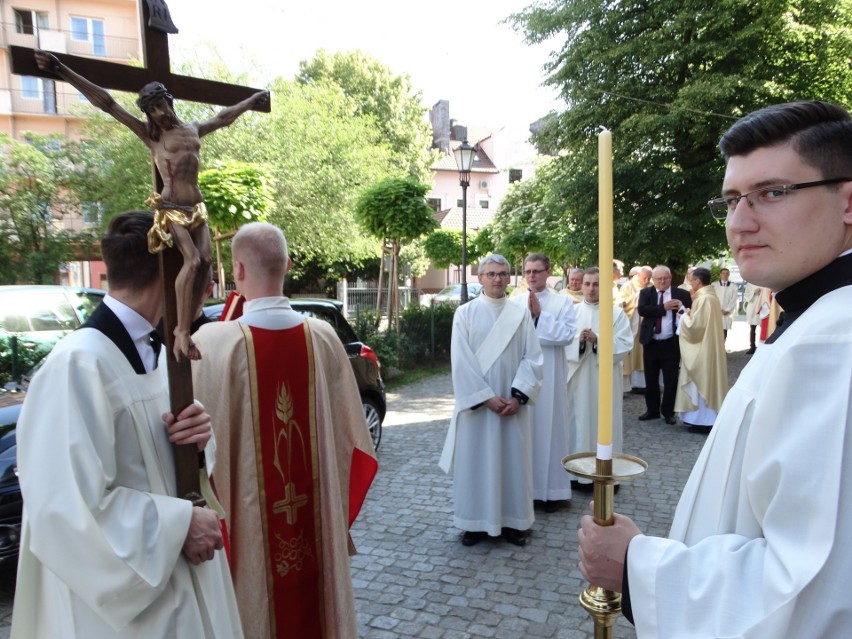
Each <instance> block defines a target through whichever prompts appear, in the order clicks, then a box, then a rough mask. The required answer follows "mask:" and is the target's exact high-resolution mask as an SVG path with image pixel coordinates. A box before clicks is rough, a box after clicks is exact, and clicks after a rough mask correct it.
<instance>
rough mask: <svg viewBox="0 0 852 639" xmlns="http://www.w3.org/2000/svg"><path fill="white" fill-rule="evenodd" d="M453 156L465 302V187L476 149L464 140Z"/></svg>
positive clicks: (463, 299)
mask: <svg viewBox="0 0 852 639" xmlns="http://www.w3.org/2000/svg"><path fill="white" fill-rule="evenodd" d="M453 156H454V157H455V159H456V166H457V167H458V168H459V184H460V185H461V187H462V263H461V267H462V272H461V303H462V304H467V187H468V186H469V185H470V169H471V167H472V166H473V159H474V158H475V157H476V149H475V148H474V147H472V146H470V145H469V144H468V143H467V140H465V141H464V142H462V143H461V144H460V145H459V146H457V147H456V148H455V150H454V151H453Z"/></svg>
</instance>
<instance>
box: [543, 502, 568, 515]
mask: <svg viewBox="0 0 852 639" xmlns="http://www.w3.org/2000/svg"><path fill="white" fill-rule="evenodd" d="M562 503H563V502H562V501H560V500H553V501H546V502H544V512H546V513H555V512H556V511H557V510H559V509H560V508H561V507H562Z"/></svg>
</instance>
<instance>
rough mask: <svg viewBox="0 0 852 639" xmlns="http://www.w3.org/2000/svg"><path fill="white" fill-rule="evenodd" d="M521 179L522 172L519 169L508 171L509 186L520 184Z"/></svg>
mask: <svg viewBox="0 0 852 639" xmlns="http://www.w3.org/2000/svg"><path fill="white" fill-rule="evenodd" d="M522 177H523V171H521V169H509V184H514V183H515V182H520V181H521V178H522Z"/></svg>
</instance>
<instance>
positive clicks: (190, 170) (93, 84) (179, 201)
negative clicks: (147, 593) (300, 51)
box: [10, 0, 271, 504]
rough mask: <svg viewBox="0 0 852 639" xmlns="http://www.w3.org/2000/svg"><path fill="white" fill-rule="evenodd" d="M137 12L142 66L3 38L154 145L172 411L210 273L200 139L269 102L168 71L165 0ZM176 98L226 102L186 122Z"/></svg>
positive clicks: (180, 474)
mask: <svg viewBox="0 0 852 639" xmlns="http://www.w3.org/2000/svg"><path fill="white" fill-rule="evenodd" d="M140 12H141V16H142V21H141V22H142V25H143V57H144V62H145V67H143V68H136V67H129V66H127V65H123V64H116V63H111V62H104V61H101V60H94V59H90V58H81V57H77V56H71V55H64V54H53V53H47V52H40V51H39V52H36V51H35V50H33V49H28V48H24V47H17V46H12V47H10V52H11V57H12V72H13V73H16V74H20V75H28V76H36V77H43V78H50V79H55V80H56V79H58V80H63V81H66V82H69V83H70V84H72V85H73V86H75V87H76V88H77V89H78V90H79V91H80V92H81V93H83V94H84V95H85V96H86V97H87V98H89V100H90V102H92V104H94V105H95V106H97V107H99V108H101V109H102V110H104V111H106V112H107V113H109V114H110V115H112V116H113V117H114V118H115V119H116V120H118V121H119V122H121V123H122V124H124V125H125V126H127V127H128V128H130V129H131V130H132V131H133V132H134V133H135V134H136V135H137V136H138V137H139V138H140V139H141V140H142V141H143V142H145V144H146V145H147V146H148V147H149V149H150V150H151V155H152V159H153V164H154V166H153V174H154V191H155V195H154V196H152V198H150V199H149V203H151V204H152V205H153V206H154V208H155V226H154V229H152V231H153V232H152V236H150V237H149V240H150V241H149V247H150V248H151V249H152V251H159V252H160V271H161V277H162V279H163V294H164V300H165V305H164V308H165V316H164V318H163V319H164V333H165V343H166V346H167V350H168V359H167V361H168V375H169V395H170V402H171V411H172V413H173V414H174V415H178V414H179V413H180V412H181V411H182V410H183V409H184V408H186V407H187V406H188V405H189V404H191V403H192V402H193V398H194V394H193V389H192V369H191V363H190V358H192V359H198V358H199V357H200V354H199V353H197V351H196V350H194V346H193V345H192V342H191V340H190V338H189V323H190V322H191V321H192V320H193V319H194V318H193V317H192V315H193V314H194V313H195V311H196V310H197V308H198V307H199V306H200V304H201V298H202V295H203V292H204V290H206V288H207V284H208V282H209V266H210V235H209V230H208V227H207V224H206V213H205V212H204V209H203V203H202V198H201V192H200V190H199V188H198V169H199V151H200V138H201V137H202V136H204V135H205V134H207V133H209V132H211V131H214V130H216V129H218V128H221V127H223V126H228V125H229V124H231V123H232V122H233V121H234V120H236V118H237V117H239V116H240V115H241V114H242V113H244V112H245V111H247V110H249V109H252V110H257V111H266V112H268V111H270V108H271V107H270V101H269V93H268V92H266V91H259V90H257V89H251V88H248V87H241V86H237V85H231V84H225V83H223V82H214V81H210V80H203V79H200V78H191V77H187V76H181V75H177V74H173V73H172V72H171V65H170V61H169V47H168V34H169V33H177V28H176V27H175V26H174V24H173V23H172V20H171V16H170V15H169V11H168V7H167V6H166V3H165V0H143V1H141V2H140ZM72 69H73V70H72ZM167 86H168V87H169V88H168V90H167V89H166V87H167ZM140 88H141V91H140ZM106 89H115V90H121V91H139V100H137V104H138V105H139V107H140V108H141V109H142V111H143V112H145V114H146V116H147V119H148V122H147V123H146V122H143V121H142V120H140V119H138V118H136V117H135V116H133V115H131V114H130V113H128V112H127V111H126V110H124V108H122V107H121V106H120V105H118V104H117V103H116V102H115V101H114V100H113V99H112V97H111V96H110V95H109V94H108V93H107V92H106ZM174 97H177V98H181V99H186V100H191V101H194V102H203V103H207V104H217V105H222V106H225V107H226V108H225V109H223V110H222V111H221V112H220V113H219V114H218V115H216V116H215V117H213V118H211V119H210V120H207V121H205V122H201V123H193V124H189V125H188V124H184V123H182V122H180V121H179V120H178V119H177V116H176V115H175V114H174V111H173V109H172V99H173V98H174ZM176 327H177V330H176ZM173 450H174V456H175V469H176V472H177V489H178V495H179V496H180V497H183V498H185V499H189V500H190V501H193V502H194V503H196V504H201V503H203V499H202V498H201V494H200V488H199V472H198V470H199V468H198V466H199V462H198V456H197V454H196V452H195V450H194V448H193V447H192V446H174V447H173Z"/></svg>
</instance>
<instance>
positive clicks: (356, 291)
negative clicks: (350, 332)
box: [213, 281, 421, 319]
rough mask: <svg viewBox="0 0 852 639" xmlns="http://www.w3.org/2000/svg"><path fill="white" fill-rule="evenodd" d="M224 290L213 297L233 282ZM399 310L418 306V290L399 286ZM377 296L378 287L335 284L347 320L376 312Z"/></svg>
mask: <svg viewBox="0 0 852 639" xmlns="http://www.w3.org/2000/svg"><path fill="white" fill-rule="evenodd" d="M224 288H225V290H224V291H222V292H221V294H220V293H219V291H218V290H214V293H213V295H214V296H217V297H222V298H224V297H227V296H228V294H229V293H230V292H231V291H233V290H235V285H234V283H233V282H227V283H226V284H225V287H224ZM398 290H399V310H400V311H402V310H405V309H406V308H408V307H409V306H417V305H419V304H420V295H421V292H420V289H419V288H413V287H410V286H400V287H399V289H398ZM378 294H379V289H378V287H375V286H349V284H348V283H347V282H345V281H343V282H338V283H337V299H338V300H340V301H341V302H343V313H344V315H346V317H348V318H349V319H351V318H353V317H355V316H356V315H358V314H359V313H363V312H364V311H373V312H375V310H376V300H377V297H378ZM291 297H293V298H294V299H295V298H300V297H320V298H323V297H325V293H324V292H323V291H319V292H316V293H311V292H305V293H295V294H293V295H292V296H291ZM387 310H388V289H387V287H382V308H381V315H382V316H385V315H387Z"/></svg>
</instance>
